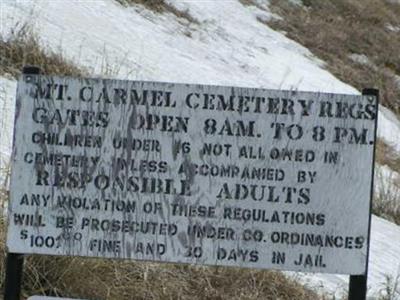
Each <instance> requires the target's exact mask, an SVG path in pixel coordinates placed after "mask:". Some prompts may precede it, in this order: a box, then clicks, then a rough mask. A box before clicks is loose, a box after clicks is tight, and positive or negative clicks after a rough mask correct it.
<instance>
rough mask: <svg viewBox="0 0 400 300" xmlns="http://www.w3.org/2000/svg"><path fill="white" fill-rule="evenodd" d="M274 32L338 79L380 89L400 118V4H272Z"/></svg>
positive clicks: (356, 0) (355, 0)
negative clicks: (297, 45)
mask: <svg viewBox="0 0 400 300" xmlns="http://www.w3.org/2000/svg"><path fill="white" fill-rule="evenodd" d="M270 9H271V11H272V12H273V13H276V14H278V15H280V16H281V17H283V18H282V20H278V19H271V20H270V21H269V23H268V25H269V26H271V27H272V28H273V29H276V30H280V31H283V32H285V33H286V34H287V36H288V37H289V38H291V39H293V40H295V41H297V42H299V43H300V44H302V45H303V46H305V47H307V48H308V49H310V50H311V51H312V52H313V54H314V55H316V56H317V57H319V58H321V59H322V60H324V61H326V62H327V66H326V68H327V69H328V70H329V71H330V72H332V73H333V74H334V75H336V76H337V77H338V78H340V79H341V80H343V81H344V82H347V83H349V84H351V85H353V86H354V87H356V88H358V89H359V90H361V89H362V88H365V87H374V88H378V89H379V90H380V93H381V103H382V104H384V105H385V106H387V107H389V108H390V109H392V110H393V111H394V112H396V113H397V114H398V115H400V82H399V77H398V76H399V75H400V56H399V54H398V49H400V5H399V4H396V3H391V2H389V1H382V0H324V1H320V0H303V1H302V5H298V4H295V3H293V1H288V0H283V1H281V0H272V1H271V5H270Z"/></svg>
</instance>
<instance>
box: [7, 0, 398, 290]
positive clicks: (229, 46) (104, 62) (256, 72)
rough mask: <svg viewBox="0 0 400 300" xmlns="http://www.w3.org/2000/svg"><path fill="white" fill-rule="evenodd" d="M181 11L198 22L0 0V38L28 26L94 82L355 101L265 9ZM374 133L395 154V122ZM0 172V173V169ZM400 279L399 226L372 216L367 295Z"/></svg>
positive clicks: (232, 2) (116, 9)
mask: <svg viewBox="0 0 400 300" xmlns="http://www.w3.org/2000/svg"><path fill="white" fill-rule="evenodd" d="M169 2H171V3H173V4H174V5H176V7H178V8H179V9H182V10H188V12H189V14H191V15H192V16H193V17H194V18H195V19H197V20H199V24H187V22H186V21H185V20H180V19H177V18H176V17H175V16H174V15H172V14H162V15H158V14H155V13H153V12H151V11H149V10H146V9H144V8H143V7H140V6H138V7H131V8H125V7H123V6H121V5H120V4H118V3H117V2H116V1H113V0H96V1H94V0H92V1H89V0H87V1H75V2H74V3H73V5H71V2H70V1H67V0H65V1H64V0H47V1H42V0H41V1H22V0H21V1H17V0H3V1H2V2H1V4H0V8H1V12H0V13H1V34H3V35H7V34H9V32H10V31H11V29H12V28H14V27H15V26H16V24H19V25H17V26H20V24H23V23H24V22H28V23H32V24H33V26H34V28H35V30H36V32H38V33H40V38H41V39H42V43H43V45H46V46H47V47H50V48H52V49H53V50H55V51H58V49H62V52H63V54H64V55H65V56H66V57H67V58H70V59H71V60H72V61H74V62H75V63H77V64H79V65H82V66H85V67H87V68H88V69H90V70H91V71H92V72H93V74H94V75H101V76H106V77H107V76H108V77H114V78H121V79H133V80H154V81H167V82H186V83H201V84H213V85H233V86H248V87H262V88H273V89H297V90H306V91H321V92H335V93H346V94H356V93H359V92H358V91H357V90H355V89H354V88H353V87H351V86H349V85H347V84H345V83H343V82H341V81H339V80H338V79H337V78H335V77H334V76H333V75H332V74H330V73H329V72H327V71H326V70H324V69H323V66H324V63H323V62H322V61H320V60H318V59H316V58H315V57H313V55H312V54H311V53H310V52H309V51H308V50H307V49H305V48H304V47H302V46H300V45H298V44H297V43H295V42H293V41H291V40H289V39H287V38H286V37H285V36H284V35H283V34H281V33H278V32H276V31H273V30H272V29H270V28H269V27H267V26H266V25H265V24H263V23H261V22H260V21H258V20H257V19H261V20H265V19H268V18H271V17H277V16H272V15H271V14H270V13H269V12H268V8H267V7H266V8H265V9H259V8H256V7H254V6H246V7H245V6H243V5H242V4H241V3H240V2H239V1H237V0H225V1H205V0H204V1H178V0H174V1H169ZM15 86H16V85H15V81H12V80H8V79H5V78H2V79H1V81H0V110H1V112H0V126H1V128H0V140H1V143H0V151H1V152H0V155H1V156H0V159H1V160H0V163H1V166H4V164H5V162H7V158H8V157H9V154H10V148H11V137H12V123H13V105H14V96H15ZM380 112H381V114H380V116H379V130H378V134H379V136H380V137H381V138H382V139H384V140H385V141H387V142H388V143H390V144H391V145H393V146H394V148H395V149H397V150H398V151H400V121H399V120H398V119H397V118H396V116H395V115H394V114H392V113H391V112H390V111H389V110H387V109H385V108H381V109H380ZM1 166H0V167H1ZM397 274H400V228H399V226H396V225H394V224H391V223H389V222H387V221H385V220H383V219H380V218H377V217H374V218H373V223H372V242H371V259H370V274H369V286H371V290H370V294H371V295H373V294H377V293H378V292H379V290H380V289H381V288H382V287H383V283H384V282H385V276H386V275H389V276H396V275H397ZM300 277H301V280H303V281H306V282H309V283H310V284H311V285H312V286H313V287H320V285H321V284H322V285H323V287H324V290H325V291H327V292H330V293H337V292H341V291H343V290H344V289H345V288H347V283H346V280H347V277H346V276H337V275H319V274H316V275H315V274H313V275H302V276H300Z"/></svg>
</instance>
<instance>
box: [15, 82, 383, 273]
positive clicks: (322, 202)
mask: <svg viewBox="0 0 400 300" xmlns="http://www.w3.org/2000/svg"><path fill="white" fill-rule="evenodd" d="M376 118H377V99H376V97H374V96H358V95H339V94H325V93H308V92H298V91H278V90H264V89H250V88H236V87H222V86H203V85H188V84H172V83H157V82H135V81H117V80H101V79H74V78H63V77H47V76H39V75H24V76H23V77H21V80H20V81H19V85H18V92H17V112H16V123H15V124H16V127H15V137H14V156H13V169H12V181H11V204H10V218H9V223H10V224H9V229H8V230H9V233H8V243H7V244H8V247H9V251H10V252H16V253H37V254H54V255H70V256H91V257H104V258H125V259H137V260H149V261H160V262H178V263H196V264H205V265H223V266H239V267H249V268H273V269H283V270H293V271H306V272H330V273H343V274H363V273H364V272H365V268H366V253H367V247H368V245H367V241H368V222H369V209H370V208H369V205H370V187H371V180H372V179H371V178H372V177H371V176H372V159H373V149H374V140H375V126H376Z"/></svg>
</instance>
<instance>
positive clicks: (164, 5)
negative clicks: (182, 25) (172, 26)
mask: <svg viewBox="0 0 400 300" xmlns="http://www.w3.org/2000/svg"><path fill="white" fill-rule="evenodd" d="M116 1H117V2H119V3H120V4H121V5H124V6H130V5H138V4H139V5H141V6H144V7H145V8H147V9H149V10H151V11H154V12H156V13H159V14H162V13H171V14H173V15H175V16H176V17H177V18H179V19H181V20H186V21H187V22H188V23H193V24H199V21H198V20H197V19H196V18H194V17H193V16H191V15H190V13H189V11H188V10H179V9H177V8H176V7H175V6H173V5H172V4H169V3H168V2H166V1H165V0H116Z"/></svg>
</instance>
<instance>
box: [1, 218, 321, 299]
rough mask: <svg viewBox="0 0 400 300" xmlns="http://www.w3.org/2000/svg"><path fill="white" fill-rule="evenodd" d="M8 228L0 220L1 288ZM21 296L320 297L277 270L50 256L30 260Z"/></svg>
mask: <svg viewBox="0 0 400 300" xmlns="http://www.w3.org/2000/svg"><path fill="white" fill-rule="evenodd" d="M5 228H6V226H5V223H4V221H3V219H0V238H1V244H0V255H1V263H0V275H1V279H2V281H1V288H2V289H3V288H4V287H3V285H4V282H3V280H4V273H5V268H4V258H5V254H6V253H5V246H4V241H5ZM22 294H23V297H24V298H25V297H28V296H31V295H53V296H59V297H75V298H84V299H97V300H108V299H115V300H125V299H126V300H128V299H129V300H132V299H160V300H164V299H188V300H189V299H190V300H207V299H210V300H211V299H218V300H235V299H238V300H239V299H240V300H255V299H266V300H273V299H274V300H275V299H281V300H289V299H290V300H291V299H298V300H309V299H315V300H316V299H320V297H319V296H317V295H316V294H315V293H313V292H312V291H310V290H307V289H305V288H304V287H303V286H301V285H300V284H299V283H296V282H295V281H293V280H290V279H288V278H286V277H285V276H284V275H283V274H282V273H280V272H275V271H260V270H243V269H237V268H222V267H196V266H187V265H174V264H153V263H145V262H134V261H118V260H101V259H85V258H68V257H50V256H28V257H27V258H26V259H25V266H24V275H23V292H22Z"/></svg>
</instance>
